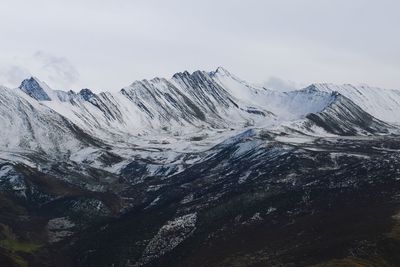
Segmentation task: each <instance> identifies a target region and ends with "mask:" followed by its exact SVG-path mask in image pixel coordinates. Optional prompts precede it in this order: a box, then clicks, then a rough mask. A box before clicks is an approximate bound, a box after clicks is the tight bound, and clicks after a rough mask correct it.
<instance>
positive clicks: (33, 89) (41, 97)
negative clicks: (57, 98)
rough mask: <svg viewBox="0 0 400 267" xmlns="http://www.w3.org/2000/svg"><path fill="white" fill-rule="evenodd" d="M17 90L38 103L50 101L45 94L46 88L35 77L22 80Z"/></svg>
mask: <svg viewBox="0 0 400 267" xmlns="http://www.w3.org/2000/svg"><path fill="white" fill-rule="evenodd" d="M19 89H20V90H21V91H23V92H24V93H25V94H27V95H29V96H30V97H32V98H34V99H36V100H38V101H50V100H51V99H50V97H49V95H48V94H47V92H46V89H48V86H47V85H46V84H45V83H43V82H41V81H40V80H39V79H38V78H36V77H30V78H29V79H25V80H23V81H22V83H21V85H20V86H19Z"/></svg>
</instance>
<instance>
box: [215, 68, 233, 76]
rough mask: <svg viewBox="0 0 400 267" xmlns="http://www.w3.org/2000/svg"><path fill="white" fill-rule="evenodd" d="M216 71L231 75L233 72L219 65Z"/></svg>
mask: <svg viewBox="0 0 400 267" xmlns="http://www.w3.org/2000/svg"><path fill="white" fill-rule="evenodd" d="M214 73H218V74H221V75H225V76H231V73H230V72H229V71H228V70H227V69H225V68H224V67H218V68H217V69H216V70H215V72H214Z"/></svg>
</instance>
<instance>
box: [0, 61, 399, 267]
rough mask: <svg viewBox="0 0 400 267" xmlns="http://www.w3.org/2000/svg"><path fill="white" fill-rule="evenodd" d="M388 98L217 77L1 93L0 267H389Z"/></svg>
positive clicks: (375, 92) (393, 97)
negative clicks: (108, 88) (100, 89)
mask: <svg viewBox="0 0 400 267" xmlns="http://www.w3.org/2000/svg"><path fill="white" fill-rule="evenodd" d="M373 99H375V101H373V103H372V100H373ZM398 101H399V102H398ZM397 103H400V93H398V91H395V90H384V89H377V88H369V87H365V86H364V87H354V86H350V85H344V86H337V85H329V84H315V85H311V86H309V87H307V88H304V89H302V90H297V91H291V92H277V91H274V90H273V89H269V88H262V87H258V86H254V85H251V84H250V83H247V82H245V81H243V80H241V79H240V78H238V77H236V76H234V75H232V74H231V73H229V72H228V71H227V70H225V69H223V68H219V69H217V70H216V71H213V72H204V71H197V72H194V73H192V74H190V73H188V72H183V73H177V74H175V75H174V76H173V77H172V78H171V79H163V78H155V79H152V80H143V81H137V82H134V83H133V84H132V85H130V86H128V87H126V88H123V89H122V90H120V91H118V92H104V93H100V94H95V93H93V92H92V91H91V90H89V89H83V90H81V91H80V92H73V91H69V92H64V91H59V90H54V89H51V88H50V87H49V86H48V85H47V84H45V83H44V82H42V81H40V80H39V79H37V78H30V79H27V80H25V81H23V82H22V83H21V86H20V87H19V88H16V89H8V88H3V87H1V88H0V122H1V124H2V125H5V126H6V127H3V128H2V129H1V130H0V137H1V140H2V142H1V144H0V199H1V201H0V265H1V266H399V265H400V258H399V257H398V256H397V255H398V253H397V252H398V251H399V250H400V235H399V225H400V222H399V215H398V214H399V212H400V203H399V192H400V191H399V189H400V188H399V187H400V165H399V158H400V157H399V153H400V138H399V136H398V131H399V129H398V125H399V124H400V120H398V119H397V115H398V114H397V112H396V111H397V109H398V108H399V105H398V104H397ZM391 112H392V113H393V115H392V116H391V115H390V114H391Z"/></svg>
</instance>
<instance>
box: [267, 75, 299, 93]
mask: <svg viewBox="0 0 400 267" xmlns="http://www.w3.org/2000/svg"><path fill="white" fill-rule="evenodd" d="M264 87H265V88H268V89H273V90H276V91H281V92H288V91H293V90H297V89H301V88H302V87H303V86H302V85H300V84H298V83H296V82H293V81H289V80H284V79H281V78H279V77H276V76H271V77H270V78H269V79H268V80H267V81H266V82H265V83H264Z"/></svg>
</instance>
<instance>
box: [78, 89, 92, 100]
mask: <svg viewBox="0 0 400 267" xmlns="http://www.w3.org/2000/svg"><path fill="white" fill-rule="evenodd" d="M79 95H80V96H81V97H82V98H83V99H84V100H85V101H89V100H90V99H91V98H92V97H94V96H95V94H94V93H93V92H92V91H91V90H90V89H88V88H85V89H82V90H81V91H80V92H79Z"/></svg>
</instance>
